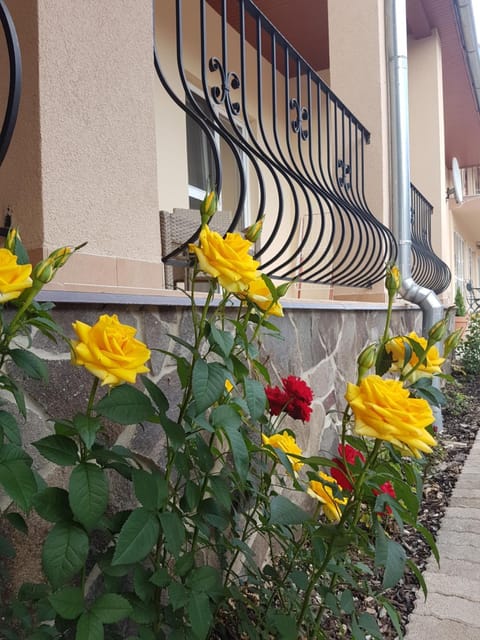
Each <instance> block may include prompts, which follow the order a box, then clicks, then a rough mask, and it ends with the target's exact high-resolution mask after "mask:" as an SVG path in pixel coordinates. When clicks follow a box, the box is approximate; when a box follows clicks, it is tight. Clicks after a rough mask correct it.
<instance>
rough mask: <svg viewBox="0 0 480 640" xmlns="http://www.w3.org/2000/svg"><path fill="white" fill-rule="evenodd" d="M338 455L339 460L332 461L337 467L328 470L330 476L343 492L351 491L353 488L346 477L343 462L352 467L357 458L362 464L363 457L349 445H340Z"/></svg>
mask: <svg viewBox="0 0 480 640" xmlns="http://www.w3.org/2000/svg"><path fill="white" fill-rule="evenodd" d="M338 455H339V456H340V458H334V459H333V461H334V462H336V463H337V465H338V466H337V467H332V468H331V469H330V475H331V476H332V477H333V478H335V480H336V481H337V482H338V484H339V485H340V486H341V487H342V489H344V490H345V491H352V489H353V486H352V484H351V482H350V480H349V479H348V477H347V475H346V473H347V470H346V468H345V464H344V460H345V462H346V463H347V464H348V465H351V466H354V465H355V461H356V460H357V458H358V459H359V460H361V461H362V462H365V456H364V455H363V453H362V452H361V451H358V449H355V447H352V446H351V445H349V444H346V445H345V446H343V445H342V444H341V443H340V444H339V445H338Z"/></svg>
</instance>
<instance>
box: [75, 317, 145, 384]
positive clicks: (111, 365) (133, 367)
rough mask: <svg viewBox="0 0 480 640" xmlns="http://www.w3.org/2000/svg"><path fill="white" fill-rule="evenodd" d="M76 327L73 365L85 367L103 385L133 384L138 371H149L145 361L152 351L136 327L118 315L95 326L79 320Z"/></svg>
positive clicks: (100, 321) (100, 319) (102, 319)
mask: <svg viewBox="0 0 480 640" xmlns="http://www.w3.org/2000/svg"><path fill="white" fill-rule="evenodd" d="M72 326H73V329H74V331H75V333H76V334H77V336H78V338H79V339H78V340H74V341H72V347H73V357H72V360H73V364H76V365H80V366H83V367H85V368H86V369H87V370H88V371H90V373H92V374H93V375H94V376H96V377H97V378H100V380H101V381H102V385H104V384H108V385H110V386H111V387H115V386H117V385H119V384H122V383H123V382H131V383H132V384H133V383H134V382H135V381H136V379H137V374H139V373H146V372H147V371H148V370H149V369H148V367H146V366H145V362H147V360H148V359H149V358H150V350H149V349H147V347H146V346H145V345H144V344H143V342H140V340H137V339H136V338H135V334H136V332H137V331H136V329H135V328H134V327H129V326H128V325H125V324H121V323H120V322H119V320H118V317H117V316H116V315H113V316H108V315H102V316H100V318H99V320H98V322H97V323H96V324H94V325H93V327H91V326H90V325H88V324H85V323H84V322H80V321H79V320H77V322H74V323H73V325H72Z"/></svg>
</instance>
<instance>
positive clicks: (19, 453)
mask: <svg viewBox="0 0 480 640" xmlns="http://www.w3.org/2000/svg"><path fill="white" fill-rule="evenodd" d="M19 460H21V461H22V462H24V463H25V464H26V465H28V466H29V467H31V466H32V459H31V457H30V456H29V455H28V453H27V452H26V451H25V450H24V449H23V448H22V447H18V446H17V445H16V444H4V445H0V463H3V462H14V461H19Z"/></svg>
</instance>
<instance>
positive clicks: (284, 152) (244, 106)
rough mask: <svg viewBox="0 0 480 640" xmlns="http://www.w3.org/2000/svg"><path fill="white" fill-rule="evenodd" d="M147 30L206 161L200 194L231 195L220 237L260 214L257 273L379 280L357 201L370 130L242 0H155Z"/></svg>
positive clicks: (380, 259) (366, 218)
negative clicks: (152, 27) (152, 25)
mask: <svg viewBox="0 0 480 640" xmlns="http://www.w3.org/2000/svg"><path fill="white" fill-rule="evenodd" d="M213 5H214V7H213ZM156 25H157V35H156V49H155V68H156V70H157V74H158V77H159V79H160V81H161V84H162V85H163V87H164V89H165V90H166V92H167V93H168V95H169V96H170V97H171V98H172V99H173V100H174V102H175V103H176V104H177V105H178V106H179V107H181V108H182V109H183V110H184V111H185V112H186V114H187V117H190V118H193V120H194V121H195V122H196V123H197V124H198V126H199V127H200V128H201V130H202V131H203V133H204V134H205V139H206V140H207V142H208V145H209V147H210V152H211V154H210V155H212V156H213V157H214V166H213V167H212V168H211V177H210V181H209V182H210V184H209V185H207V184H205V185H203V188H205V189H207V187H209V186H212V185H216V187H217V189H218V190H219V191H220V192H221V195H222V198H223V201H224V202H226V201H229V197H230V194H231V192H232V191H235V194H236V200H235V203H234V206H233V213H232V223H231V226H230V230H233V229H235V228H240V227H242V226H244V224H245V223H246V222H253V221H254V220H255V219H260V218H261V217H263V216H264V217H265V222H264V227H263V229H264V231H263V234H262V239H261V244H260V245H259V246H257V251H256V257H257V258H258V259H260V260H261V263H262V270H263V271H264V272H265V273H267V274H269V275H270V276H271V277H274V278H278V279H283V280H293V279H296V280H298V281H306V282H315V283H329V284H339V285H346V286H357V287H370V286H371V285H372V284H373V283H375V282H376V281H378V280H380V279H381V278H382V277H383V275H384V270H385V264H386V263H387V262H389V261H391V260H393V259H394V258H395V255H396V244H395V241H394V238H393V236H392V234H391V232H390V231H389V230H388V229H387V228H386V227H385V226H383V225H382V224H381V223H380V222H379V220H378V219H377V218H376V217H375V216H374V215H373V214H372V212H371V211H370V209H369V208H368V205H367V203H366V199H365V182H364V163H365V145H366V144H368V142H369V135H370V134H369V132H368V131H367V130H366V129H365V127H364V126H363V125H362V124H361V123H360V122H359V121H358V119H357V118H356V117H355V116H354V115H353V113H352V112H351V111H350V110H349V109H348V108H347V106H346V105H345V104H344V103H342V102H341V101H340V100H339V99H338V98H337V96H336V95H335V94H334V93H333V92H332V91H331V90H330V88H329V87H328V86H327V85H326V84H325V83H324V82H323V81H322V80H321V78H320V77H319V76H318V74H317V73H316V72H315V71H314V70H313V69H312V68H311V67H310V66H309V64H308V63H307V62H306V61H305V60H304V59H303V58H302V57H301V56H300V55H299V54H298V52H297V51H296V50H295V49H294V48H293V47H292V46H291V45H290V44H289V43H288V41H287V40H286V39H285V38H284V36H283V35H282V34H281V33H279V32H278V31H277V30H276V29H275V28H274V26H273V25H272V24H271V23H270V22H269V20H268V19H267V18H266V17H265V16H264V15H263V14H262V13H261V12H260V11H259V10H258V8H257V7H256V6H255V5H254V4H253V2H252V1H251V0H228V1H227V0H161V2H157V15H156ZM174 51H176V64H175V65H174V64H173V62H174V60H173V59H172V58H173V56H174V55H175V54H173V53H172V52H174ZM218 74H220V84H219V82H218ZM197 91H200V93H201V101H200V100H199V99H198V93H197ZM233 91H234V93H235V100H233V99H232V97H231V95H230V94H231V93H232V92H233ZM237 95H238V99H237ZM205 104H206V109H205ZM292 111H293V119H292ZM219 139H220V140H221V143H220V144H219V143H218V140H219ZM205 155H207V154H205ZM227 155H228V156H229V159H228V160H227V158H226V156H227ZM232 163H234V164H235V165H236V173H235V176H236V177H235V182H236V183H238V184H236V185H235V189H233V185H232V171H231V165H232ZM226 167H228V170H226ZM226 175H228V179H224V176H226ZM223 208H224V209H230V208H231V205H229V206H225V204H224V205H223ZM197 233H198V232H197ZM194 237H195V236H193V237H191V238H188V237H185V243H184V244H183V245H182V247H180V248H179V249H178V250H176V251H174V252H171V253H170V254H169V255H165V256H163V260H164V261H166V262H168V261H169V260H171V259H172V258H174V257H175V255H177V254H181V253H182V252H183V251H184V249H185V247H186V245H187V243H188V242H189V241H192V240H193V238H194Z"/></svg>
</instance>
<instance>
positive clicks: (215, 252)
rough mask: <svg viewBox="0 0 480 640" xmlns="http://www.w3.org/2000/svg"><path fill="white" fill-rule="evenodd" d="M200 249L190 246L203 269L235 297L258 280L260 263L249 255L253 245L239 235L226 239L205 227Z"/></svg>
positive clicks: (228, 236)
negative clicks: (234, 294) (235, 294)
mask: <svg viewBox="0 0 480 640" xmlns="http://www.w3.org/2000/svg"><path fill="white" fill-rule="evenodd" d="M199 240H200V246H197V245H195V244H190V245H189V250H190V251H191V252H192V253H194V254H195V255H196V256H197V260H198V264H199V267H200V269H201V270H202V271H204V272H205V273H208V274H209V275H211V276H213V277H214V278H217V279H218V282H219V283H220V285H221V286H222V287H223V288H224V289H226V290H227V291H230V292H231V293H240V292H242V291H245V290H246V289H247V288H248V285H249V284H250V282H252V280H255V279H256V278H258V271H257V268H258V266H259V264H260V263H259V262H257V261H256V260H254V259H253V258H252V256H251V255H250V254H249V253H248V252H249V250H250V248H251V246H252V243H251V242H249V241H248V240H245V239H244V238H242V236H241V235H240V234H239V233H227V235H226V237H225V238H222V236H221V235H220V234H219V233H217V232H216V231H211V230H210V229H209V228H208V225H204V226H203V227H202V230H201V231H200V238H199Z"/></svg>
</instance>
